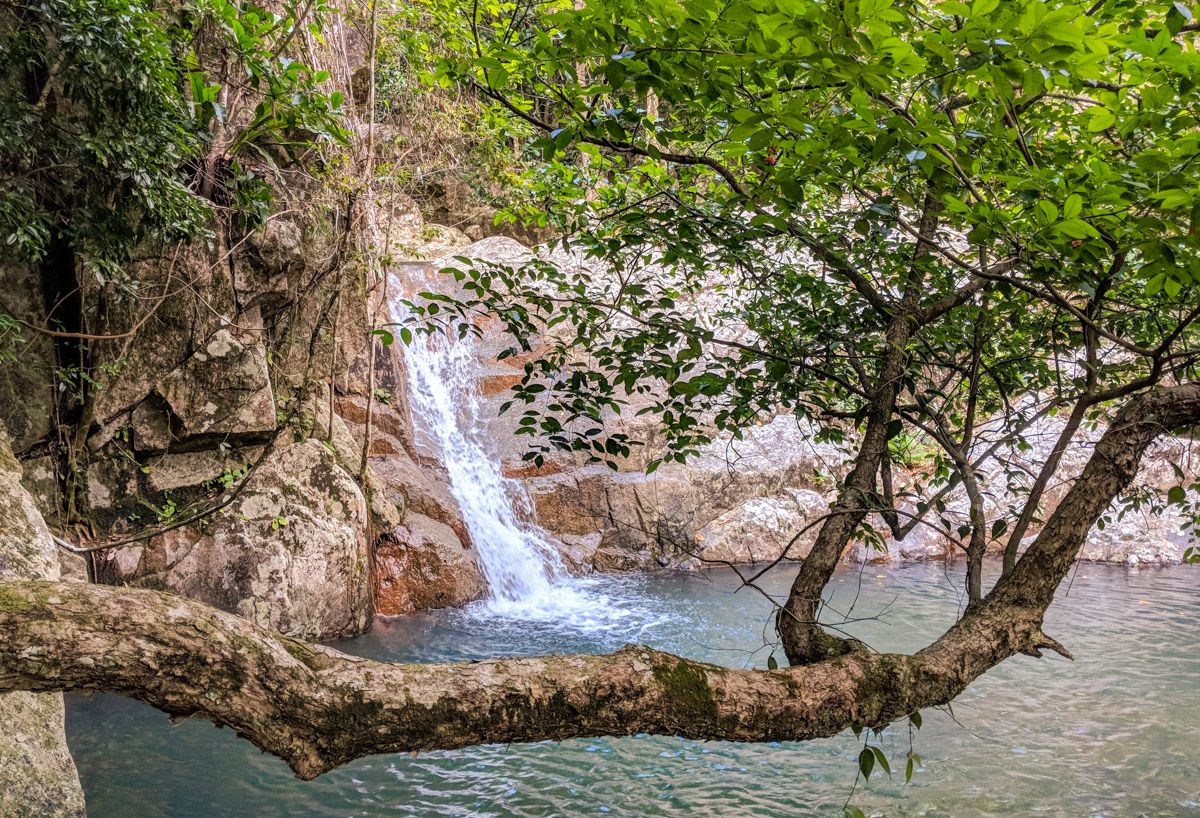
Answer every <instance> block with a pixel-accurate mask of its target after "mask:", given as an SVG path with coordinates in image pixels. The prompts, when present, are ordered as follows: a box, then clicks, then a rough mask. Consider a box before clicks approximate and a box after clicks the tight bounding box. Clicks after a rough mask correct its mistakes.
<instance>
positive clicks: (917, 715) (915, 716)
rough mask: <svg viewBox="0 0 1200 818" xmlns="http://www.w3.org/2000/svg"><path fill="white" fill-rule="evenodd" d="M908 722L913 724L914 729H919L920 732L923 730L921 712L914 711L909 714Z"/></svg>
mask: <svg viewBox="0 0 1200 818" xmlns="http://www.w3.org/2000/svg"><path fill="white" fill-rule="evenodd" d="M908 720H909V721H910V722H911V723H912V726H913V727H915V728H917V729H918V730H920V729H921V711H920V710H914V711H912V712H911V713H909V714H908Z"/></svg>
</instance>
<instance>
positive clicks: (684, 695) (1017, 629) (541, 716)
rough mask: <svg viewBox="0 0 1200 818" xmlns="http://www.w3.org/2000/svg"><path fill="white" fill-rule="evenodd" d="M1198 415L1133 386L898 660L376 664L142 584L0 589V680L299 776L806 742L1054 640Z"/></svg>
mask: <svg viewBox="0 0 1200 818" xmlns="http://www.w3.org/2000/svg"><path fill="white" fill-rule="evenodd" d="M1198 423H1200V385H1197V384H1188V385H1182V386H1175V387H1167V388H1159V389H1155V390H1153V391H1150V392H1147V393H1144V394H1141V395H1138V396H1137V397H1134V398H1131V399H1130V400H1129V401H1128V402H1127V403H1126V404H1125V406H1124V407H1123V408H1122V410H1121V411H1120V412H1119V413H1118V414H1117V415H1116V417H1115V418H1114V420H1113V422H1112V424H1111V426H1110V428H1109V429H1108V431H1107V432H1106V433H1105V434H1104V436H1103V437H1102V439H1101V440H1100V442H1099V443H1098V444H1097V446H1096V449H1095V452H1094V453H1093V455H1092V457H1091V459H1090V461H1089V462H1088V464H1087V466H1086V468H1085V469H1084V471H1083V474H1082V475H1081V476H1080V477H1079V479H1078V480H1077V481H1076V482H1075V484H1074V486H1073V487H1072V489H1071V491H1070V492H1069V493H1068V495H1067V497H1066V498H1065V499H1064V500H1063V502H1062V503H1061V504H1060V505H1059V507H1058V509H1057V510H1056V511H1055V512H1054V514H1053V515H1051V517H1050V519H1049V520H1048V521H1047V523H1046V525H1045V527H1044V528H1043V529H1042V531H1041V533H1040V534H1039V535H1038V537H1037V538H1036V540H1035V541H1034V543H1033V544H1032V545H1031V546H1030V547H1029V549H1028V550H1027V551H1026V553H1025V554H1024V555H1023V556H1022V557H1021V559H1020V560H1019V561H1018V562H1017V564H1016V567H1015V568H1014V569H1013V571H1012V572H1011V573H1010V574H1009V575H1008V576H1007V577H1005V578H1004V579H1002V580H1001V581H1000V582H999V583H998V584H997V585H996V587H995V588H994V589H993V590H992V591H991V593H990V594H988V596H987V597H986V598H985V599H984V601H983V602H982V603H981V604H980V605H978V606H976V607H974V608H973V609H972V610H971V611H969V612H968V613H967V614H966V615H965V616H964V617H963V618H962V619H961V620H960V621H959V622H957V623H956V624H955V625H954V626H953V627H951V628H950V629H949V630H948V631H946V632H945V633H944V634H943V635H942V636H941V637H939V638H938V639H937V640H936V641H935V642H933V643H932V644H931V645H929V646H928V647H926V648H924V649H923V650H921V651H919V652H918V653H916V654H914V655H912V656H906V655H900V654H890V653H882V654H881V653H872V652H870V651H868V650H866V649H865V647H864V646H859V645H856V646H855V647H854V648H853V649H852V650H850V651H849V652H848V653H847V654H846V655H843V656H839V657H837V658H832V659H825V660H821V661H817V662H812V663H808V664H803V665H799V666H795V667H789V668H784V669H780V670H774V671H756V670H732V669H728V668H721V667H717V666H715V665H710V664H705V663H701V662H694V661H690V660H687V659H682V658H680V657H677V656H673V655H671V654H667V653H661V652H658V651H654V650H651V649H649V648H643V647H636V646H630V647H627V648H625V649H623V650H620V651H617V652H616V653H612V654H607V655H601V656H587V655H572V656H542V657H522V658H511V659H495V660H489V661H484V662H470V663H454V664H420V665H412V664H385V663H380V662H373V661H369V660H365V659H356V658H352V657H349V656H346V655H344V654H341V653H338V652H336V651H333V650H331V649H328V648H324V647H321V646H314V645H309V644H306V643H303V642H300V641H298V640H295V639H291V638H288V637H283V636H280V635H278V634H275V633H272V632H270V631H267V630H264V629H262V628H259V627H256V626H254V625H252V624H251V623H249V622H247V621H245V620H242V619H240V618H238V617H235V616H233V615H231V614H227V613H223V612H220V611H217V610H215V609H213V608H210V607H208V606H205V605H201V604H199V603H195V602H190V601H185V600H182V599H179V598H177V597H173V596H170V595H168V594H163V593H159V592H155V591H148V590H132V589H118V588H107V587H101V586H94V585H61V584H54V583H44V582H13V583H7V584H4V585H0V634H3V636H4V639H3V641H2V642H0V690H34V691H53V690H79V689H87V690H103V691H109V692H114V693H120V694H122V695H125V696H130V697H133V698H136V699H139V700H141V701H144V702H146V703H148V704H151V705H154V706H155V707H157V708H159V709H160V710H163V711H165V712H167V713H169V714H171V715H173V716H180V717H184V716H192V715H197V716H202V717H204V718H207V719H210V720H212V721H214V722H216V723H217V724H222V725H226V726H229V727H232V728H233V729H234V730H236V731H237V732H238V734H239V735H241V736H243V737H245V738H247V739H248V740H250V741H252V742H253V743H254V744H255V745H257V746H258V747H260V748H261V749H263V750H265V751H267V752H270V753H273V754H275V755H277V756H279V757H280V758H282V759H284V760H285V761H287V763H288V764H289V765H290V766H291V767H292V769H293V770H294V771H295V772H296V774H297V775H298V776H300V777H301V778H313V777H315V776H317V775H320V774H321V773H323V772H326V771H328V770H331V769H333V768H334V767H337V766H338V765H341V764H344V763H346V762H348V761H351V760H353V759H355V758H358V757H361V756H364V755H370V754H373V753H391V752H400V751H418V750H433V749H449V748H456V747H464V746H468V745H473V744H480V743H493V742H496V743H503V742H520V741H542V740H546V739H567V738H575V737H584V736H599V735H610V736H621V735H632V734H636V733H657V734H668V735H680V736H687V737H691V738H697V739H724V740H735V741H777V740H804V739H811V738H818V737H823V736H831V735H835V734H836V733H839V732H841V731H842V730H844V729H846V728H847V727H851V726H868V727H882V726H884V725H886V724H888V723H890V722H892V721H895V720H896V719H899V718H903V717H904V716H906V715H908V714H910V713H913V712H915V711H918V710H921V709H922V708H926V707H932V706H936V705H941V704H945V703H947V702H950V701H951V700H953V699H954V698H955V697H956V696H957V695H958V694H959V693H960V692H962V690H963V689H964V688H965V687H966V686H967V685H968V684H970V682H971V681H972V680H974V679H975V678H977V677H978V676H979V675H981V674H982V673H984V672H986V671H987V670H988V669H990V668H992V667H994V666H995V665H996V664H998V663H999V662H1001V661H1003V660H1005V659H1007V658H1009V657H1011V656H1013V655H1015V654H1017V653H1024V654H1029V655H1033V656H1041V655H1042V652H1043V651H1045V650H1052V651H1055V652H1058V653H1061V654H1063V655H1064V656H1068V657H1069V656H1070V653H1069V651H1068V650H1067V648H1066V647H1064V646H1062V645H1060V644H1059V643H1058V642H1056V641H1055V640H1054V639H1053V638H1051V637H1049V636H1047V635H1046V634H1045V633H1043V632H1042V619H1043V616H1044V614H1045V612H1046V609H1047V607H1048V606H1049V605H1050V603H1051V602H1052V601H1053V598H1054V593H1055V590H1056V589H1057V587H1058V585H1059V584H1060V583H1061V582H1062V580H1063V579H1064V578H1065V576H1066V575H1067V572H1068V570H1069V569H1070V566H1071V564H1072V563H1073V562H1074V559H1075V556H1076V554H1077V552H1078V550H1079V547H1080V546H1081V545H1082V544H1083V541H1084V537H1085V536H1086V535H1087V532H1088V530H1089V529H1090V528H1091V526H1092V524H1093V523H1094V522H1095V520H1096V518H1097V517H1098V516H1099V515H1100V514H1101V513H1102V512H1103V511H1104V509H1105V508H1107V507H1108V505H1109V503H1110V502H1111V501H1112V499H1113V498H1114V497H1115V496H1116V495H1117V494H1118V493H1119V492H1120V491H1121V490H1122V489H1124V488H1125V487H1126V486H1128V484H1129V482H1130V481H1131V480H1132V479H1133V477H1134V476H1135V474H1136V473H1137V468H1138V464H1139V462H1140V459H1141V456H1142V454H1143V453H1144V452H1145V450H1146V448H1147V447H1148V446H1149V445H1150V444H1151V443H1152V442H1153V441H1154V440H1155V439H1156V438H1158V437H1159V436H1160V435H1162V434H1165V433H1169V432H1171V431H1175V430H1178V429H1181V428H1188V427H1192V426H1195V425H1196V424H1198Z"/></svg>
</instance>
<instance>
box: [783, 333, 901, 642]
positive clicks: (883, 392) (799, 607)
mask: <svg viewBox="0 0 1200 818" xmlns="http://www.w3.org/2000/svg"><path fill="white" fill-rule="evenodd" d="M911 332H912V330H911V326H910V324H909V321H908V319H907V318H905V317H904V316H903V315H898V316H896V317H895V318H893V319H892V324H891V326H890V327H889V331H888V334H887V352H886V353H885V356H884V359H883V364H882V366H881V367H880V371H879V377H878V381H877V387H876V389H875V394H874V395H873V397H872V400H871V408H870V412H869V414H868V416H867V426H866V430H865V431H864V432H863V439H862V442H861V443H860V444H859V449H858V455H857V456H856V457H855V460H854V466H853V468H852V469H851V471H850V474H849V475H847V477H846V481H845V482H844V483H843V484H842V489H841V491H840V492H839V493H838V497H837V500H835V501H834V503H833V505H832V506H830V509H829V516H828V517H827V518H826V520H825V522H824V523H823V524H822V525H821V529H820V531H818V532H817V538H816V540H815V541H814V542H813V545H812V548H811V549H810V550H809V552H808V556H806V557H805V558H804V561H803V562H802V563H801V564H800V570H799V571H798V572H797V574H796V579H795V580H794V581H793V582H792V587H791V590H790V591H789V592H788V599H787V602H785V603H784V605H783V607H782V608H781V609H780V611H779V618H778V621H777V624H776V627H777V630H778V631H779V638H780V641H781V642H782V643H783V651H784V654H785V655H786V656H787V658H788V662H789V663H791V664H793V665H801V664H807V663H810V662H817V661H820V660H822V659H827V658H830V657H832V656H838V655H841V654H845V653H847V652H848V651H849V650H851V649H852V648H853V645H854V643H853V642H851V641H849V640H846V639H842V638H839V637H836V636H834V635H832V634H830V633H827V632H826V631H825V630H824V629H822V627H821V625H820V624H819V623H818V621H817V614H818V612H819V611H820V607H821V592H822V591H823V590H824V589H825V586H826V585H827V584H828V583H829V578H830V577H831V576H833V572H834V570H835V569H836V568H837V565H838V562H839V561H840V560H841V558H842V552H843V551H845V550H846V545H847V544H848V543H849V542H850V538H851V537H852V536H853V535H854V531H855V529H857V528H858V526H859V524H860V523H862V521H863V519H865V518H866V516H867V509H868V508H869V507H870V506H871V505H872V504H873V501H872V499H871V497H872V495H873V494H874V492H875V478H876V475H877V474H878V473H879V468H880V464H881V463H882V461H883V457H884V455H885V453H886V452H887V444H888V438H887V431H888V425H889V424H890V423H891V420H892V414H893V413H894V411H895V408H896V398H897V396H898V395H899V394H900V386H901V382H902V380H903V377H904V371H905V367H906V366H907V362H908V351H907V346H908V341H909V338H910V336H911Z"/></svg>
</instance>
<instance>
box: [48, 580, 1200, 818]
mask: <svg viewBox="0 0 1200 818" xmlns="http://www.w3.org/2000/svg"><path fill="white" fill-rule="evenodd" d="M947 570H949V571H951V572H952V573H951V574H947V573H946V571H947ZM789 581H790V571H787V570H781V571H777V572H775V573H773V574H772V575H770V576H769V577H767V581H766V582H765V584H764V588H765V589H766V590H767V591H768V592H769V593H772V594H782V593H783V592H784V590H785V589H786V587H787V584H788V582H789ZM832 585H833V586H834V587H833V592H832V599H831V604H832V605H833V606H834V607H835V608H837V609H838V610H841V611H844V612H846V611H848V612H849V614H850V617H851V618H852V619H855V620H858V621H854V622H852V623H851V624H849V625H848V626H847V630H850V631H851V632H853V633H854V634H856V635H858V636H860V637H863V638H865V639H867V640H868V641H869V642H870V643H871V644H872V645H873V646H874V647H876V648H879V649H883V650H913V649H915V648H918V647H920V646H921V645H923V644H925V643H926V642H927V641H928V640H929V639H930V638H931V637H933V636H935V635H936V634H937V633H939V632H940V631H941V630H942V629H943V628H944V627H945V626H946V625H947V624H948V623H949V622H950V621H952V619H953V616H954V615H955V612H956V611H957V610H958V606H959V605H961V604H962V600H961V597H960V594H959V591H958V588H959V587H960V585H961V582H960V580H959V576H958V572H957V571H956V570H955V569H953V568H951V569H946V568H945V567H944V566H942V565H940V564H933V563H925V564H915V565H904V566H896V567H886V568H881V567H876V566H867V567H866V568H864V569H858V568H855V569H846V570H844V571H842V572H841V573H840V574H839V575H838V576H837V578H836V579H835V581H834V582H833V583H832ZM737 587H738V583H737V581H736V577H734V576H733V575H732V574H731V573H730V572H727V571H712V572H708V573H707V574H666V575H655V576H638V577H630V578H623V579H613V580H597V581H594V582H593V584H592V588H591V590H592V592H593V593H595V594H597V595H601V594H602V595H604V596H605V597H607V599H608V600H609V601H610V604H613V605H616V606H618V607H621V608H623V609H625V610H626V611H627V612H628V615H627V616H625V617H618V618H617V619H615V620H613V619H612V618H611V617H608V616H605V617H594V618H589V617H583V618H582V621H583V624H579V625H577V626H572V625H571V624H569V623H568V624H562V625H552V624H549V623H546V622H522V621H520V620H511V619H500V618H497V617H496V616H495V615H494V614H492V613H489V612H487V611H486V610H485V609H484V608H482V607H476V608H468V609H464V610H457V611H438V612H433V613H428V614H424V615H420V616H411V617H403V618H397V619H392V620H388V621H381V622H378V623H376V625H375V627H374V628H373V629H372V631H371V632H370V633H369V634H367V635H365V636H362V637H359V638H357V639H352V640H346V641H344V642H341V643H338V645H337V647H339V648H340V649H342V650H345V651H348V652H351V653H356V654H360V655H363V656H370V657H373V658H377V659H385V660H387V659H390V660H397V661H399V660H403V661H434V660H445V659H473V658H483V657H488V656H498V655H503V654H518V653H546V652H572V651H593V652H595V651H608V650H612V649H615V648H617V647H620V646H621V645H623V644H626V643H628V642H642V643H645V644H649V645H653V646H655V647H658V648H662V649H665V650H670V651H674V652H676V653H679V654H683V655H686V656H691V657H695V658H698V659H704V660H707V661H712V662H717V663H721V664H725V665H731V666H744V665H747V664H753V665H757V666H760V667H762V666H765V663H766V659H767V655H768V652H769V650H768V649H764V648H763V645H764V634H767V635H769V634H770V628H769V626H767V623H766V619H767V612H768V605H767V603H766V601H765V600H764V599H763V598H762V597H761V596H760V595H758V594H757V593H756V592H755V591H753V590H750V589H742V590H737ZM1198 603H1200V572H1197V571H1196V570H1194V569H1189V568H1186V567H1180V568H1166V569H1154V570H1146V571H1140V572H1134V571H1129V570H1127V569H1125V568H1120V567H1110V566H1094V565H1087V566H1082V567H1080V569H1079V570H1078V571H1077V572H1076V575H1075V577H1074V580H1073V583H1072V585H1071V587H1070V592H1069V594H1066V595H1065V596H1064V595H1063V593H1061V592H1060V599H1059V601H1058V602H1056V603H1055V607H1054V608H1053V609H1052V610H1051V613H1050V616H1049V617H1048V626H1047V631H1048V633H1050V634H1051V635H1052V636H1054V637H1056V638H1057V639H1059V640H1060V641H1062V642H1063V643H1064V644H1066V645H1067V646H1068V647H1069V648H1070V649H1071V650H1072V651H1073V652H1074V653H1075V656H1076V658H1077V661H1075V662H1073V663H1072V662H1068V661H1066V660H1062V659H1058V658H1047V659H1041V660H1037V659H1032V658H1027V657H1018V658H1015V659H1013V660H1010V661H1009V662H1007V663H1006V664H1004V665H1003V666H1001V667H1000V668H998V669H996V670H994V671H992V672H991V673H990V674H988V675H987V676H985V677H984V678H983V679H981V680H979V681H978V682H977V683H976V684H975V685H973V686H972V687H971V688H970V689H969V690H968V691H967V692H966V693H964V694H963V695H962V696H961V697H960V698H959V699H958V700H957V701H956V702H955V703H954V705H953V713H952V714H951V713H950V712H939V711H929V712H927V713H925V714H924V716H925V718H924V726H923V727H922V729H921V730H920V731H919V732H918V733H917V734H916V737H915V749H916V751H917V752H918V753H920V754H921V756H922V757H923V759H924V767H923V768H922V769H919V770H918V771H917V773H916V776H915V777H914V779H913V781H912V783H911V784H909V785H905V784H904V783H903V774H902V772H901V773H900V774H899V775H897V776H895V777H894V778H892V779H889V778H888V777H887V776H886V775H882V774H881V773H879V772H878V771H877V772H876V774H875V775H874V776H872V779H871V781H870V783H869V784H868V785H867V786H866V787H862V786H861V785H860V786H859V788H858V790H857V792H856V793H855V794H854V797H853V801H852V803H854V804H856V805H857V806H859V807H862V808H863V809H864V810H866V811H867V812H868V813H872V812H874V814H876V815H889V816H890V815H897V816H918V815H921V816H953V818H964V817H966V818H970V817H971V816H992V815H1021V816H1024V815H1045V816H1077V815H1078V816H1131V815H1162V816H1177V815H1197V816H1200V604H1198ZM67 732H68V739H69V742H70V745H71V749H72V751H73V752H74V754H75V759H76V762H77V763H78V765H79V771H80V775H81V777H82V780H83V784H84V790H85V792H86V795H87V802H88V811H89V815H90V816H92V818H128V816H138V818H142V817H143V816H144V817H145V818H154V817H155V816H162V817H163V818H166V817H167V816H170V818H202V817H203V818H223V817H224V816H256V817H261V818H269V817H270V816H305V818H308V817H309V816H313V817H314V818H322V817H324V816H329V817H330V818H333V817H334V816H336V817H337V818H350V816H370V817H371V818H376V817H377V816H413V815H417V816H531V817H532V816H537V817H539V818H540V816H550V815H605V814H608V815H614V816H637V815H643V816H673V815H702V816H706V817H707V818H719V817H722V818H723V816H790V815H817V816H826V815H840V814H841V805H842V803H843V802H844V801H845V799H846V797H847V796H848V795H849V794H850V792H851V787H852V785H853V782H854V779H855V758H856V757H857V753H858V750H859V748H860V744H859V742H857V741H856V740H855V739H854V738H853V736H851V735H850V734H848V733H847V734H845V735H843V736H839V737H837V738H834V739H828V740H824V741H816V742H807V743H804V744H757V745H739V744H730V743H723V742H695V741H686V740H682V739H674V738H659V737H635V738H623V739H581V740H576V741H569V742H564V743H561V744H552V743H542V744H534V745H513V746H487V747H479V748H473V749H468V750H458V751H454V752H441V753H427V754H422V755H420V756H408V755H403V756H377V757H373V758H368V759H362V760H359V761H357V762H355V763H352V764H349V765H347V766H345V767H343V768H341V769H339V770H336V771H334V772H332V773H329V774H327V775H325V776H322V777H321V778H319V779H317V780H316V781H311V782H302V781H298V780H296V779H295V778H293V777H292V776H291V774H290V772H289V770H288V769H287V767H286V766H285V765H284V764H283V763H282V762H280V761H278V760H277V759H275V758H273V757H271V756H267V755H264V754H262V753H260V752H258V751H257V750H256V749H254V747H252V746H251V745H250V744H248V743H247V742H245V741H242V740H240V739H238V738H237V737H236V736H235V735H234V734H233V733H232V731H230V730H222V729H218V728H216V727H214V726H212V725H211V724H209V723H208V722H205V721H201V720H196V719H192V720H188V721H185V722H182V723H180V724H177V725H171V723H170V722H169V721H168V720H167V718H166V717H165V716H163V715H162V714H160V713H158V712H156V711H154V710H153V709H151V708H149V707H146V706H144V705H140V704H138V703H136V702H131V701H127V700H124V699H121V698H118V697H116V696H109V695H71V696H69V697H68V720H67ZM908 740H909V738H908V730H907V729H906V728H898V729H889V730H888V731H887V732H885V734H884V736H883V738H882V739H881V742H880V743H881V745H882V746H883V748H884V749H885V751H887V752H888V754H889V756H890V757H891V758H892V759H893V768H894V769H898V770H902V769H903V763H904V762H903V757H904V753H905V751H906V750H907V749H908Z"/></svg>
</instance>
